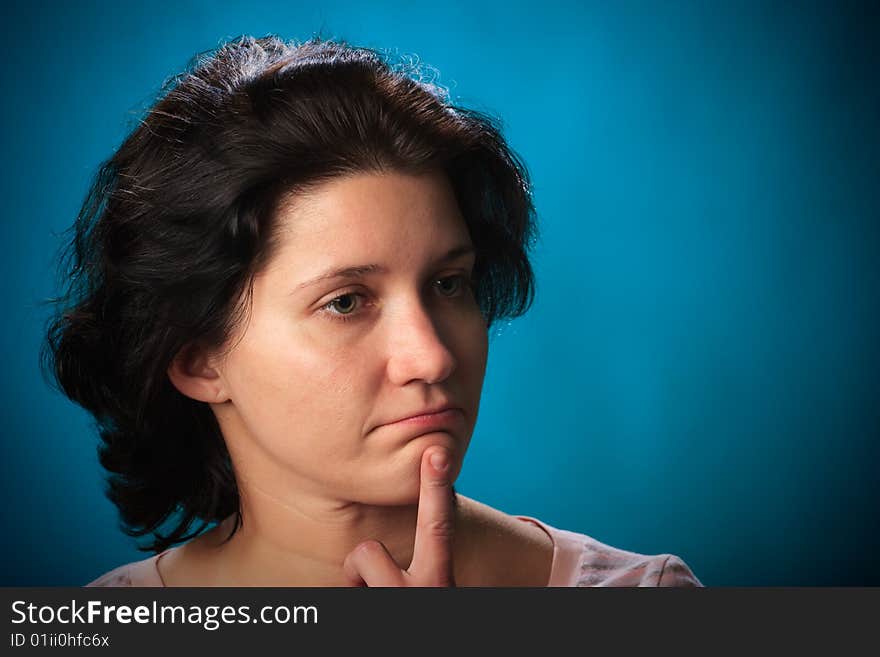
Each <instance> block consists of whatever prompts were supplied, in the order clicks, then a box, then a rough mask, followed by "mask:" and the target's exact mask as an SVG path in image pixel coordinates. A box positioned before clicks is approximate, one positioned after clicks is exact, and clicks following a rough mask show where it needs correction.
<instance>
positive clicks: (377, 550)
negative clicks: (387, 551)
mask: <svg viewBox="0 0 880 657" xmlns="http://www.w3.org/2000/svg"><path fill="white" fill-rule="evenodd" d="M354 551H355V552H356V553H358V554H360V555H363V556H366V557H370V556H376V555H378V554H381V553H382V552H383V549H382V545H381V544H380V543H379V541H377V540H374V539H371V540H369V541H364V542H363V543H360V544H359V545H358V546H357V547H356V548H355V549H354Z"/></svg>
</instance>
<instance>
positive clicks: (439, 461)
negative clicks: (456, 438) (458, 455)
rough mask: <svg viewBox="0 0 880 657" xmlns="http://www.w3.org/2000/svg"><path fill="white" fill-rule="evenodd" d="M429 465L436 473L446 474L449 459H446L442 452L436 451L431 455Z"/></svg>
mask: <svg viewBox="0 0 880 657" xmlns="http://www.w3.org/2000/svg"><path fill="white" fill-rule="evenodd" d="M431 465H433V466H434V469H435V470H436V471H437V472H440V473H443V472H446V468H447V467H449V459H447V458H446V453H445V452H444V451H443V450H438V451H436V452H434V453H433V454H431Z"/></svg>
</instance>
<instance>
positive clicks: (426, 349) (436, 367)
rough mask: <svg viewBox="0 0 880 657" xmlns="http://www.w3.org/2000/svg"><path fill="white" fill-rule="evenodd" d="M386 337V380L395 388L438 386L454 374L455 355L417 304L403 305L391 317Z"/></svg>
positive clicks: (427, 314)
mask: <svg viewBox="0 0 880 657" xmlns="http://www.w3.org/2000/svg"><path fill="white" fill-rule="evenodd" d="M388 335H389V341H388V350H389V351H388V353H389V356H388V378H389V379H390V380H391V381H392V382H393V383H395V384H396V385H401V386H402V385H406V384H407V383H410V382H411V381H423V382H425V383H440V382H441V381H445V380H446V379H447V378H449V376H450V375H451V374H452V373H453V372H454V371H455V367H456V361H455V356H454V355H453V353H452V351H451V350H450V349H449V347H448V346H447V345H446V343H445V342H444V339H443V336H442V333H441V331H438V329H437V326H436V325H435V321H434V319H433V318H432V317H431V315H430V313H428V312H426V310H425V308H424V307H423V305H422V304H421V303H420V302H416V301H414V302H412V303H410V304H407V305H406V307H405V308H402V309H401V310H400V312H399V313H397V314H396V315H395V317H394V318H393V320H392V321H391V322H390V323H389V325H388Z"/></svg>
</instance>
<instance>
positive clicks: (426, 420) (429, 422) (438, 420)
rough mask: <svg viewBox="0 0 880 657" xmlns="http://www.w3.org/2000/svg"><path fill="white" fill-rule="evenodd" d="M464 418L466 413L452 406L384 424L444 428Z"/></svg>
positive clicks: (388, 425)
mask: <svg viewBox="0 0 880 657" xmlns="http://www.w3.org/2000/svg"><path fill="white" fill-rule="evenodd" d="M463 419H464V413H463V412H462V410H461V409H460V408H455V407H452V406H449V407H446V408H442V409H440V410H438V411H434V412H433V413H422V414H420V415H412V416H410V417H406V418H403V419H401V420H397V421H395V422H389V423H387V424H385V425H383V426H386V427H396V426H404V427H419V428H422V429H442V428H448V427H452V426H456V425H458V423H460V422H461V421H462V420H463Z"/></svg>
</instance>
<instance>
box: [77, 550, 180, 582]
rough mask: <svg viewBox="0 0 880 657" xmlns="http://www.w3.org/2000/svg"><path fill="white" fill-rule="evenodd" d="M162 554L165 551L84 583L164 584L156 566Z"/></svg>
mask: <svg viewBox="0 0 880 657" xmlns="http://www.w3.org/2000/svg"><path fill="white" fill-rule="evenodd" d="M166 552H167V550H166ZM163 554H165V552H163V553H161V554H156V555H154V556H152V557H149V558H147V559H142V560H141V561H132V562H131V563H127V564H124V565H122V566H119V567H117V568H114V569H113V570H111V571H109V572H106V573H104V574H103V575H101V576H100V577H98V578H96V579H94V580H92V581H91V582H89V583H88V584H86V587H121V586H145V587H154V586H165V584H164V583H163V582H162V578H161V576H160V575H159V569H158V567H157V566H156V562H157V561H158V559H159V558H160V557H161V556H162V555H163Z"/></svg>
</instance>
